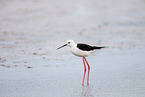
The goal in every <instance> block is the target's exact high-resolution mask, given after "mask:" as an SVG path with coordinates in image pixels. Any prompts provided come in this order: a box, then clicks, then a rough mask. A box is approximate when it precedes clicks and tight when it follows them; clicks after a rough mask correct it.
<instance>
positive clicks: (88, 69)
mask: <svg viewBox="0 0 145 97" xmlns="http://www.w3.org/2000/svg"><path fill="white" fill-rule="evenodd" d="M84 59H85V61H86V63H87V65H88V77H87V85H89V73H90V65H89V64H88V62H87V60H86V58H85V57H84Z"/></svg>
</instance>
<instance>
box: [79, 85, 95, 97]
mask: <svg viewBox="0 0 145 97" xmlns="http://www.w3.org/2000/svg"><path fill="white" fill-rule="evenodd" d="M92 88H93V87H90V86H84V87H82V93H81V97H94V95H93V93H92Z"/></svg>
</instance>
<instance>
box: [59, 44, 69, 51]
mask: <svg viewBox="0 0 145 97" xmlns="http://www.w3.org/2000/svg"><path fill="white" fill-rule="evenodd" d="M65 46H67V44H65V45H63V46H61V47H59V48H57V50H58V49H60V48H63V47H65Z"/></svg>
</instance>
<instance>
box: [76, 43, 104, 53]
mask: <svg viewBox="0 0 145 97" xmlns="http://www.w3.org/2000/svg"><path fill="white" fill-rule="evenodd" d="M77 47H78V48H79V49H80V50H83V51H91V50H95V49H101V48H105V47H97V46H90V45H88V44H81V43H79V44H77Z"/></svg>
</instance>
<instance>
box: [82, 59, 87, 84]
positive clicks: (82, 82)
mask: <svg viewBox="0 0 145 97" xmlns="http://www.w3.org/2000/svg"><path fill="white" fill-rule="evenodd" d="M83 63H84V76H83V82H82V86H84V80H85V75H86V65H85V58H84V57H83Z"/></svg>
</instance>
